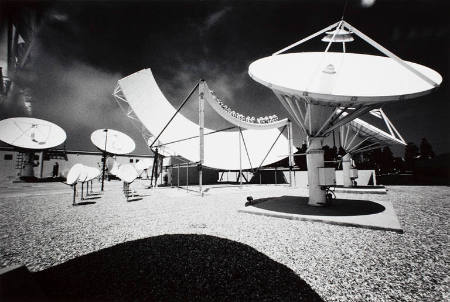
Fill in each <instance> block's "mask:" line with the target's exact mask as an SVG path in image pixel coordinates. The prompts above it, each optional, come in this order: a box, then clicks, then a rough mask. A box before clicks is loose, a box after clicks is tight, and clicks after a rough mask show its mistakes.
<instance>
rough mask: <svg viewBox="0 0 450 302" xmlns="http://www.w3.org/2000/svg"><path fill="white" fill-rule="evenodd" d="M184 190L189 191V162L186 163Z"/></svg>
mask: <svg viewBox="0 0 450 302" xmlns="http://www.w3.org/2000/svg"><path fill="white" fill-rule="evenodd" d="M186 191H189V162H188V163H187V165H186Z"/></svg>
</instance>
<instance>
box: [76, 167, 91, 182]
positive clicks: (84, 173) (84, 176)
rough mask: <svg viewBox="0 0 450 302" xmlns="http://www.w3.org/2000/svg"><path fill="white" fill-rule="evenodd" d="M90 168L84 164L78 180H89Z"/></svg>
mask: <svg viewBox="0 0 450 302" xmlns="http://www.w3.org/2000/svg"><path fill="white" fill-rule="evenodd" d="M88 169H89V167H86V166H83V169H81V170H80V175H79V176H78V181H80V182H85V181H87V179H88Z"/></svg>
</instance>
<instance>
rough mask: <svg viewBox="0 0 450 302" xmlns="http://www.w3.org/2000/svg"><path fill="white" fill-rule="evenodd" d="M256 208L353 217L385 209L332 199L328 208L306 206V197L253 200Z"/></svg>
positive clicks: (356, 201)
mask: <svg viewBox="0 0 450 302" xmlns="http://www.w3.org/2000/svg"><path fill="white" fill-rule="evenodd" d="M253 206H254V207H256V208H260V209H264V210H269V211H274V212H281V213H288V214H298V215H317V216H355V215H370V214H377V213H381V212H383V211H384V210H385V207H384V206H382V205H381V204H378V203H376V202H372V201H369V200H356V199H333V201H332V203H331V205H330V206H326V207H313V206H309V205H308V197H299V196H281V197H273V198H261V199H255V200H253Z"/></svg>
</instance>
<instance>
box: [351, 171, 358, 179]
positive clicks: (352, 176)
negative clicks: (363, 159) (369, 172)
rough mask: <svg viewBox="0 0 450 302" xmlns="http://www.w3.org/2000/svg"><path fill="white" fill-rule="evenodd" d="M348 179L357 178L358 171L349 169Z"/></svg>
mask: <svg viewBox="0 0 450 302" xmlns="http://www.w3.org/2000/svg"><path fill="white" fill-rule="evenodd" d="M350 178H353V179H355V178H358V169H350Z"/></svg>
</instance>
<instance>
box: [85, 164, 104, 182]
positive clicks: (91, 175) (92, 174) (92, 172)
mask: <svg viewBox="0 0 450 302" xmlns="http://www.w3.org/2000/svg"><path fill="white" fill-rule="evenodd" d="M100 173H101V172H100V170H99V169H97V168H94V167H87V174H88V176H87V179H86V181H91V180H93V179H94V178H96V177H98V176H99V175H100Z"/></svg>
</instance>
